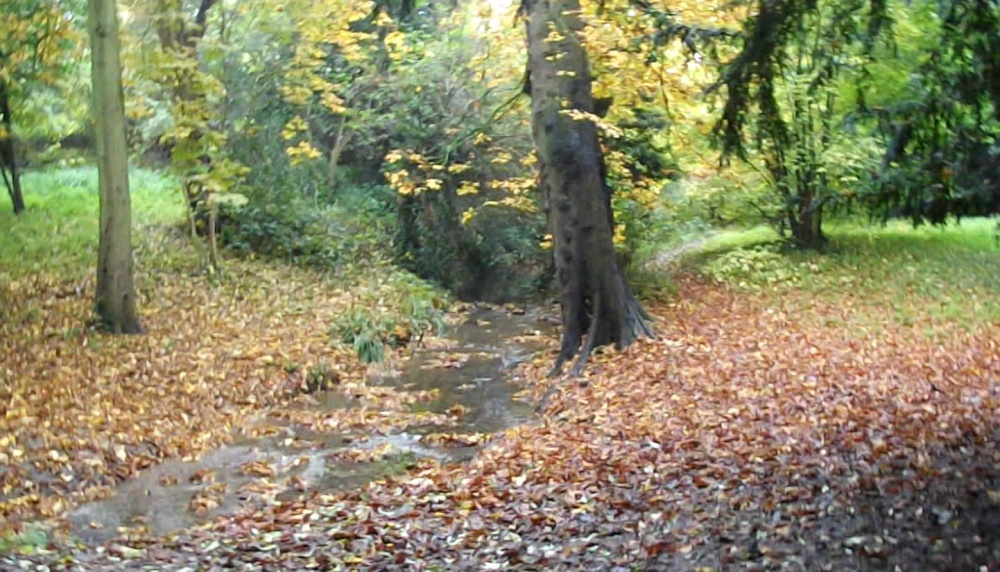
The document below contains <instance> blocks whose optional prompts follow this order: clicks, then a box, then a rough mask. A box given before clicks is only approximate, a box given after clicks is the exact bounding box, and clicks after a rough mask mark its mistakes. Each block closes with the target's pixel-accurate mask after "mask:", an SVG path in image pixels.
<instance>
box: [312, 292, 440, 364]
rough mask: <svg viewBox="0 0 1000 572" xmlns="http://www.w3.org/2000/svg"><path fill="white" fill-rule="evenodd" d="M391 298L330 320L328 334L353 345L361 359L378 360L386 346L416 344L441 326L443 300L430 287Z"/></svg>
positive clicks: (383, 356) (341, 341) (356, 308)
mask: <svg viewBox="0 0 1000 572" xmlns="http://www.w3.org/2000/svg"><path fill="white" fill-rule="evenodd" d="M392 302H393V303H390V304H385V303H378V304H374V305H372V306H368V305H358V306H356V307H355V308H354V309H353V310H352V311H350V312H348V313H347V314H344V315H342V316H341V317H340V318H339V319H338V320H337V321H336V322H335V323H334V324H333V326H332V327H331V328H330V335H331V337H333V338H335V339H336V340H337V341H339V342H340V343H343V344H346V345H349V346H352V347H353V348H354V352H355V353H356V354H357V356H358V358H359V359H361V361H363V362H365V363H379V362H381V361H383V360H384V359H385V348H386V347H387V346H388V347H390V348H392V349H398V348H402V347H405V346H407V345H410V344H416V345H419V344H420V342H421V341H422V340H423V338H424V337H425V336H427V335H433V334H435V333H438V332H440V331H441V329H442V328H443V327H444V319H445V301H444V300H443V299H442V298H440V297H439V296H438V295H437V293H436V292H435V291H434V290H433V289H429V288H428V289H416V290H415V291H412V292H410V293H408V294H403V295H398V297H397V298H396V299H395V300H394V301H392Z"/></svg>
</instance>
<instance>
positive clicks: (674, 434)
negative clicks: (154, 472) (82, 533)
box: [7, 233, 1000, 571]
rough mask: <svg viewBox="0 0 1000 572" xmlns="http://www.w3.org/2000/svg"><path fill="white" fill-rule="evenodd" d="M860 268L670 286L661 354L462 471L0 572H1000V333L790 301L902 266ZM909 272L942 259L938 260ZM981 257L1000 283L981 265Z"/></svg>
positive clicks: (936, 269)
mask: <svg viewBox="0 0 1000 572" xmlns="http://www.w3.org/2000/svg"><path fill="white" fill-rule="evenodd" d="M887 235H888V236H889V238H890V243H891V238H892V233H887ZM866 240H867V239H866ZM904 242H905V241H904ZM872 244H874V247H873V248H872V249H867V247H866V249H864V250H862V251H859V252H858V253H855V254H851V255H849V256H843V255H838V254H834V255H831V257H830V258H827V259H811V261H810V262H809V263H810V264H814V265H817V267H818V268H820V269H821V270H820V271H813V274H811V275H810V276H809V277H808V278H807V279H803V280H802V282H792V283H789V282H786V281H780V282H769V281H767V280H762V281H760V282H759V283H756V284H755V285H754V287H753V288H749V287H745V286H740V285H739V283H737V284H736V285H735V286H733V285H729V284H726V283H720V282H717V281H711V280H708V279H706V278H704V277H701V276H697V275H691V274H687V275H684V276H682V277H681V278H679V282H678V287H677V289H678V294H679V295H678V297H677V298H676V300H675V301H673V302H670V303H662V304H658V305H655V306H653V307H652V308H651V309H650V310H651V312H652V313H653V314H654V315H655V316H656V318H657V321H658V325H659V332H660V337H659V339H656V340H649V341H645V342H642V343H639V344H637V345H635V346H633V347H630V348H629V349H627V350H626V351H624V352H604V353H602V354H599V355H598V356H596V358H595V361H594V363H593V364H592V366H591V367H590V369H589V372H588V374H587V375H586V377H584V378H582V379H578V380H564V381H562V382H560V384H559V385H558V389H557V390H556V391H555V392H554V393H553V394H552V397H551V399H550V400H549V402H548V403H549V404H548V407H547V410H546V411H545V416H544V417H543V418H542V419H541V420H540V421H539V422H538V423H536V424H532V425H527V426H523V427H520V428H517V429H514V430H510V431H508V432H506V433H505V434H503V435H502V436H500V437H498V438H496V439H494V440H493V442H492V443H491V444H490V445H489V446H488V447H487V448H485V449H484V450H483V451H482V452H481V453H480V454H479V455H478V456H477V457H476V458H475V459H473V460H472V461H471V462H470V463H468V464H466V465H452V464H439V463H435V462H431V461H424V462H421V463H420V464H419V466H418V467H417V468H416V469H415V470H413V471H411V472H409V473H407V474H404V475H397V476H392V477H388V478H386V479H383V480H380V481H377V482H375V483H372V484H371V485H369V486H368V487H367V488H365V489H364V490H359V491H349V492H343V493H337V494H313V495H309V496H303V497H300V498H298V499H297V500H292V501H288V502H280V503H279V502H262V503H260V504H258V505H257V506H256V507H254V508H252V509H248V510H246V511H244V512H241V513H239V514H236V515H232V516H229V517H225V518H222V519H220V520H218V521H215V522H213V523H210V524H209V525H206V526H204V527H201V528H198V529H193V530H189V531H186V532H183V533H181V534H178V535H173V536H171V537H168V538H165V539H149V538H144V537H141V536H130V537H123V538H121V539H118V540H117V541H115V542H113V543H111V544H109V545H107V546H104V547H102V548H100V549H98V550H86V549H80V550H73V549H69V548H67V547H58V548H55V549H54V550H53V551H52V552H51V553H50V554H48V555H41V556H39V555H35V556H18V557H10V558H8V560H7V561H8V562H10V563H11V564H12V565H15V564H16V563H17V561H18V560H21V561H22V562H24V563H25V564H27V565H30V564H32V563H41V562H44V563H47V564H48V565H52V566H54V567H55V568H57V569H80V570H84V569H85V570H101V569H107V570H112V569H114V570H122V569H140V568H142V567H143V566H146V567H152V568H157V569H173V570H180V569H185V567H187V569H226V568H231V567H243V566H252V567H253V568H254V569H264V570H284V569H310V568H316V569H368V570H489V569H518V570H553V569H566V570H579V569H585V568H586V569H595V570H642V569H649V570H703V571H705V570H983V569H985V570H992V569H995V568H996V567H997V566H998V565H1000V527H998V526H997V525H998V524H1000V522H998V517H997V514H1000V512H998V508H1000V507H998V506H997V505H998V504H1000V470H998V469H997V466H998V464H997V461H998V460H1000V448H998V446H997V442H998V438H1000V430H998V421H1000V385H998V379H1000V329H998V328H997V324H996V321H995V319H994V318H991V317H990V316H988V315H987V316H982V315H975V316H972V315H969V316H965V318H966V319H964V320H961V321H956V320H952V321H950V322H945V321H944V320H941V319H940V318H941V315H940V314H938V313H937V312H938V309H937V307H935V306H929V305H928V304H926V299H925V298H922V297H919V296H915V295H911V296H908V297H904V296H902V294H903V292H900V291H896V290H894V289H890V288H886V289H882V290H878V289H876V288H869V289H862V288H861V287H860V286H859V287H858V288H855V289H854V291H853V292H851V291H848V292H841V291H838V293H837V294H836V295H823V296H819V295H817V290H816V289H814V288H812V287H807V286H803V284H804V283H805V284H811V285H813V286H815V287H817V288H818V287H819V286H822V285H823V282H824V281H826V286H828V287H829V288H830V289H832V288H833V286H835V285H838V284H840V282H839V280H840V278H841V275H839V274H838V273H837V272H833V271H831V270H830V269H831V268H837V267H840V266H841V265H844V264H849V261H850V260H852V257H853V256H855V255H856V256H860V257H862V258H864V259H866V260H867V259H869V258H870V257H871V256H875V254H874V253H884V254H885V256H893V257H897V258H898V257H900V256H901V257H903V259H906V256H908V252H907V250H906V249H903V250H902V251H901V252H897V251H898V250H899V249H897V248H895V247H892V248H889V247H884V246H883V244H882V243H881V242H879V240H878V237H873V238H872ZM922 244H923V243H922ZM917 248H919V249H921V251H922V252H925V253H928V258H927V259H928V260H935V257H937V256H938V254H935V253H933V252H931V251H932V250H934V249H935V248H937V247H936V246H935V245H934V244H933V243H931V244H930V245H929V246H928V245H926V244H924V245H922V246H920V247H917ZM981 254H982V256H983V257H985V259H986V260H992V262H993V263H994V267H996V266H995V264H996V262H998V261H1000V260H998V253H997V251H995V250H993V251H987V250H983V251H981ZM940 256H941V257H944V256H946V255H944V254H940ZM974 258H975V257H974ZM976 259H977V260H978V258H976ZM709 260H711V259H709ZM895 260H896V259H893V260H890V262H892V261H895ZM922 260H924V259H923V258H920V257H915V259H914V262H913V264H915V265H916V266H917V267H918V270H919V271H918V272H917V274H918V275H919V276H921V277H923V278H930V277H934V278H935V279H936V280H938V281H940V282H941V283H942V284H947V285H948V286H949V288H948V292H949V293H950V295H951V296H952V299H953V300H954V302H955V303H956V304H961V305H962V307H964V308H978V307H979V306H977V304H979V303H980V296H981V292H980V290H977V288H978V287H983V288H985V286H982V285H978V286H977V285H976V284H973V283H970V282H969V280H970V276H978V275H979V271H970V272H964V271H954V268H953V266H950V265H944V264H942V265H939V266H935V264H928V265H924V264H923V263H922ZM957 260H958V262H956V263H962V262H961V261H962V260H963V259H961V258H958V259H957ZM891 274H892V275H894V276H903V277H901V278H899V280H903V281H905V280H908V278H906V276H907V275H906V274H899V273H895V272H893V273H891ZM819 291H820V292H824V293H825V292H828V291H831V290H826V289H820V290H819ZM855 296H856V297H857V298H855ZM855 299H856V300H859V302H858V303H853V304H848V303H845V302H847V301H850V300H855ZM862 302H863V303H862ZM890 303H894V304H898V305H900V306H903V305H905V304H907V303H910V304H913V305H914V307H913V308H912V313H913V315H915V316H921V317H927V319H929V320H936V321H935V330H934V335H926V334H927V332H926V331H925V326H926V324H925V323H924V322H923V321H921V320H912V321H909V322H907V321H905V320H899V319H896V317H897V315H896V313H895V312H883V313H874V314H873V309H874V308H878V307H885V306H886V305H887V304H890ZM831 320H835V322H831ZM550 359H551V355H545V356H540V359H539V360H537V361H536V362H533V363H531V364H528V365H525V366H524V368H523V371H522V373H523V374H524V375H525V376H526V377H527V378H528V379H530V380H534V381H533V383H532V385H531V386H530V388H529V390H528V391H529V392H530V393H531V394H532V396H533V397H535V398H538V397H539V396H540V395H541V394H542V393H543V392H545V391H547V389H548V388H549V385H548V382H547V381H545V380H544V378H543V374H544V372H545V370H546V367H547V366H548V365H549V363H550V362H549V360H550Z"/></svg>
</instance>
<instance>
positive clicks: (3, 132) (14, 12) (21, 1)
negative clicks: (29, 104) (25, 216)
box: [0, 0, 72, 213]
mask: <svg viewBox="0 0 1000 572" xmlns="http://www.w3.org/2000/svg"><path fill="white" fill-rule="evenodd" d="M70 21H71V20H70V19H69V18H67V17H66V14H65V13H64V10H63V9H62V8H60V6H59V3H58V2H55V1H52V0H6V1H5V2H4V8H3V12H2V13H0V176H2V178H3V182H4V185H5V186H6V187H7V193H8V194H9V195H10V199H11V202H12V203H13V205H14V212H15V213H20V212H22V211H23V210H24V193H23V190H22V189H21V174H20V168H19V166H18V158H17V155H18V153H17V149H16V141H15V134H14V124H15V118H14V115H15V111H16V109H17V104H18V102H20V101H22V100H23V99H24V97H25V96H26V95H27V93H28V91H29V90H30V88H31V87H33V86H36V85H42V84H51V83H53V82H54V81H55V80H56V78H57V77H58V76H59V73H58V72H59V69H60V65H59V64H60V63H61V62H62V60H63V57H64V56H65V53H66V51H67V49H68V44H69V43H70V42H71V39H72V29H71V27H70Z"/></svg>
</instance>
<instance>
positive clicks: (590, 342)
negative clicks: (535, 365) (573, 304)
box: [570, 290, 601, 377]
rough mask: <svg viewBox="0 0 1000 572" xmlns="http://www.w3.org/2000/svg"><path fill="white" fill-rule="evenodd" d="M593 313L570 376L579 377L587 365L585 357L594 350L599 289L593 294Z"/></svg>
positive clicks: (599, 304) (599, 308)
mask: <svg viewBox="0 0 1000 572" xmlns="http://www.w3.org/2000/svg"><path fill="white" fill-rule="evenodd" d="M593 308H594V314H593V316H591V317H590V329H589V331H588V332H587V341H586V343H584V344H583V351H582V352H580V357H579V358H577V360H576V363H575V364H573V369H572V370H570V376H571V377H579V376H580V374H581V373H583V367H584V366H585V365H587V359H589V358H590V353H591V352H593V351H594V342H595V340H596V339H597V323H598V322H600V320H601V291H600V290H598V291H597V292H596V293H595V294H594V305H593Z"/></svg>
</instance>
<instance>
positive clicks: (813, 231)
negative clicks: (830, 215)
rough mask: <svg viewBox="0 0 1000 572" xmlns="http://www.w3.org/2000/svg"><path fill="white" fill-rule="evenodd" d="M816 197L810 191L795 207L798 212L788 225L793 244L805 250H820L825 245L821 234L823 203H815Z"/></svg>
mask: <svg viewBox="0 0 1000 572" xmlns="http://www.w3.org/2000/svg"><path fill="white" fill-rule="evenodd" d="M815 203H817V199H815V198H814V196H813V195H812V194H811V193H810V194H807V195H806V196H805V197H804V198H803V200H802V205H801V206H800V207H799V208H798V209H796V210H797V211H798V212H796V213H795V216H794V217H793V218H792V220H790V221H789V226H790V227H791V231H792V240H793V241H794V243H795V246H797V247H799V248H802V249H805V250H821V249H822V248H823V247H824V246H826V236H825V235H824V234H823V205H821V204H815Z"/></svg>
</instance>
